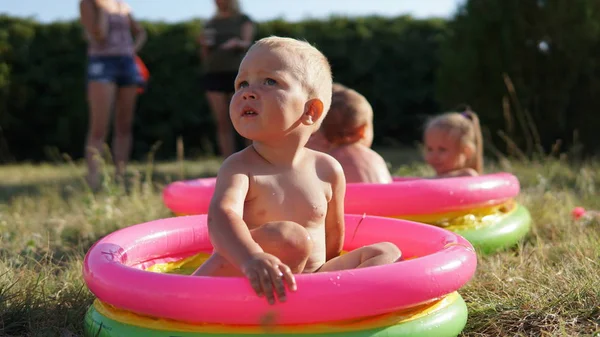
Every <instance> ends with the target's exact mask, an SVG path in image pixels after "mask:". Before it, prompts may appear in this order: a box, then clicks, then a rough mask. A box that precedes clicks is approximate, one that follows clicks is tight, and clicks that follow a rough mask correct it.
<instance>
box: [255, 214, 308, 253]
mask: <svg viewBox="0 0 600 337" xmlns="http://www.w3.org/2000/svg"><path fill="white" fill-rule="evenodd" d="M255 240H257V242H258V241H259V240H260V241H263V242H264V245H265V246H263V249H265V250H266V251H268V250H277V251H278V253H279V254H278V255H281V256H280V259H282V260H283V259H287V258H286V257H298V258H299V259H304V258H305V257H308V256H309V254H310V252H311V250H312V246H313V243H312V238H311V236H310V234H309V233H308V231H307V230H306V228H304V227H302V226H300V225H299V224H297V223H295V222H291V221H276V222H269V223H266V224H264V225H263V226H261V233H260V238H255ZM263 242H259V244H261V246H262V244H263Z"/></svg>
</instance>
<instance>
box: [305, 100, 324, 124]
mask: <svg viewBox="0 0 600 337" xmlns="http://www.w3.org/2000/svg"><path fill="white" fill-rule="evenodd" d="M321 116H323V102H322V101H321V100H320V99H318V98H313V99H311V100H310V101H308V102H306V104H304V113H303V114H302V123H303V124H306V125H313V124H315V123H316V122H317V121H318V120H319V119H320V118H321Z"/></svg>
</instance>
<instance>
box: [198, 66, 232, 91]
mask: <svg viewBox="0 0 600 337" xmlns="http://www.w3.org/2000/svg"><path fill="white" fill-rule="evenodd" d="M236 76H237V71H227V72H218V73H206V74H204V79H203V81H202V82H203V84H204V85H203V86H204V90H206V91H217V92H224V93H233V92H234V91H235V87H234V82H235V77H236Z"/></svg>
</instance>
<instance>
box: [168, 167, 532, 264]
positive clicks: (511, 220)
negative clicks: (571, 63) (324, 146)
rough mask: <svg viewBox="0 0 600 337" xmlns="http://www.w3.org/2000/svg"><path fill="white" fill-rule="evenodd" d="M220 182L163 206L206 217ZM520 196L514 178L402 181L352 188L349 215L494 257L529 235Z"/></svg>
mask: <svg viewBox="0 0 600 337" xmlns="http://www.w3.org/2000/svg"><path fill="white" fill-rule="evenodd" d="M215 183H216V178H203V179H195V180H185V181H178V182H174V183H172V184H170V185H168V186H167V187H166V188H165V189H164V190H163V201H164V203H165V205H166V206H167V207H168V208H169V209H170V210H171V211H172V212H173V213H175V214H176V215H189V214H205V213H207V212H208V206H209V204H210V199H211V198H212V195H213V192H214V188H215ZM519 191H520V185H519V180H518V179H517V178H516V177H515V176H514V175H511V174H508V173H495V174H487V175H482V176H479V177H457V178H444V179H422V178H400V177H396V178H394V183H392V184H385V185H382V184H348V185H347V188H346V196H345V200H344V203H345V205H344V210H345V213H346V214H367V215H377V216H385V217H393V218H399V219H407V220H413V221H419V222H424V223H428V224H432V225H437V226H441V227H445V228H447V229H449V230H451V231H453V232H456V233H459V234H461V235H463V236H464V237H465V238H466V239H467V240H469V242H471V243H472V244H473V245H474V246H475V247H476V248H478V249H480V250H481V251H482V252H484V253H490V252H494V251H497V250H500V249H503V248H506V247H510V246H513V245H515V244H516V243H517V242H518V241H519V240H521V239H522V238H523V237H524V236H525V235H526V234H527V232H528V231H529V228H530V224H531V217H530V215H529V212H528V211H527V209H526V208H525V207H523V206H522V205H520V204H518V203H516V202H515V198H516V197H517V196H518V194H519Z"/></svg>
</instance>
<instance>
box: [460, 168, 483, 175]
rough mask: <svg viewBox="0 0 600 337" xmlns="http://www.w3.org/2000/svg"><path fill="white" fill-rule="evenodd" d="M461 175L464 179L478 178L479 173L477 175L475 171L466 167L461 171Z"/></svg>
mask: <svg viewBox="0 0 600 337" xmlns="http://www.w3.org/2000/svg"><path fill="white" fill-rule="evenodd" d="M462 171H463V172H462V175H463V176H465V177H477V176H479V173H477V171H475V170H474V169H472V168H470V167H468V168H465V169H463V170H462Z"/></svg>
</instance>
